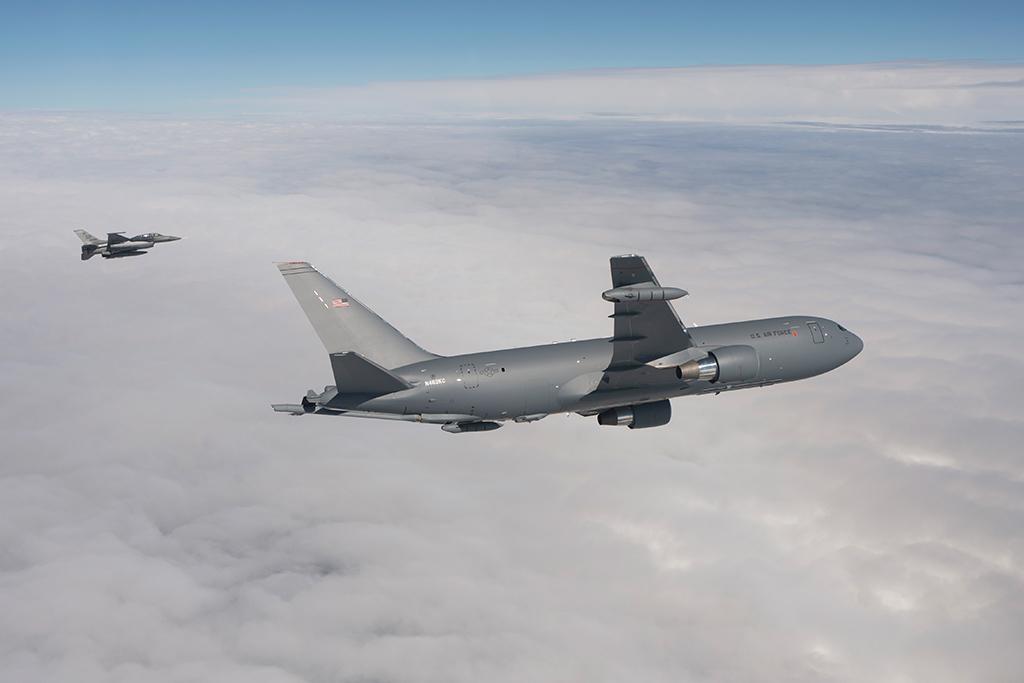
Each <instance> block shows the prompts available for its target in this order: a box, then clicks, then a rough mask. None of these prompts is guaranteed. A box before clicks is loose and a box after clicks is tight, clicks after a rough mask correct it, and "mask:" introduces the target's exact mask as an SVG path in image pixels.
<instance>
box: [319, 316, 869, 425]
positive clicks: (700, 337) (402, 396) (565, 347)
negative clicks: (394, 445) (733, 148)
mask: <svg viewBox="0 0 1024 683" xmlns="http://www.w3.org/2000/svg"><path fill="white" fill-rule="evenodd" d="M687 332H688V333H689V335H690V336H691V338H692V339H693V345H694V349H695V350H696V351H699V352H710V353H714V351H715V349H719V348H722V347H737V346H742V347H751V348H752V349H753V352H751V353H750V356H751V358H753V359H754V360H753V361H752V364H751V367H749V368H748V370H747V373H746V375H744V377H743V378H742V380H739V381H734V382H733V381H730V382H726V381H722V380H719V381H713V382H712V381H706V380H687V379H681V378H680V377H679V376H678V373H677V370H676V368H675V367H666V368H656V367H652V366H650V365H640V366H639V367H629V368H622V369H615V368H613V367H612V351H613V343H612V340H611V339H589V340H584V341H573V342H565V343H561V344H547V345H543V346H530V347H522V348H515V349H503V350H498V351H485V352H480V353H470V354H465V355H461V356H449V357H441V358H435V359H431V360H426V361H422V362H418V363H413V364H410V365H406V366H402V367H399V368H396V369H394V370H393V371H392V372H393V373H394V374H396V375H398V376H399V377H401V378H402V379H404V380H406V381H407V382H409V383H410V384H412V385H413V386H412V388H410V389H407V390H404V391H399V392H395V393H391V394H387V395H385V396H380V397H376V398H369V397H365V398H366V399H367V400H363V399H362V398H360V397H359V396H354V395H348V396H346V395H338V396H337V398H336V399H335V400H334V401H332V402H331V407H332V408H336V409H343V410H359V411H373V412H379V413H391V414H400V415H401V414H404V415H415V414H420V415H437V414H452V415H466V416H469V415H471V416H475V417H477V418H480V419H484V420H513V419H517V418H519V419H521V420H530V419H538V418H540V417H543V416H544V415H549V414H552V413H564V412H579V413H583V414H595V413H597V412H599V411H601V410H603V409H605V408H610V407H614V406H622V405H625V404H643V403H649V402H653V401H659V400H662V399H667V398H673V397H676V396H690V395H697V394H708V393H719V392H722V391H733V390H735V389H745V388H749V387H760V386H767V385H771V384H777V383H780V382H791V381H793V380H798V379H805V378H807V377H813V376H815V375H820V374H822V373H824V372H828V371H829V370H833V369H835V368H837V367H839V366H840V365H842V364H844V363H846V362H847V361H849V360H850V359H852V358H853V357H854V356H856V355H857V354H858V353H860V351H861V349H862V348H863V342H861V340H860V339H859V338H858V337H857V336H856V335H855V334H853V333H852V332H849V331H848V330H846V329H844V328H843V327H842V326H840V325H838V324H837V323H835V322H833V321H831V320H828V319H826V318H819V317H813V316H787V317H782V318H768V319H764V320H747V321H743V322H733V323H725V324H721V325H708V326H704V327H690V328H688V329H687Z"/></svg>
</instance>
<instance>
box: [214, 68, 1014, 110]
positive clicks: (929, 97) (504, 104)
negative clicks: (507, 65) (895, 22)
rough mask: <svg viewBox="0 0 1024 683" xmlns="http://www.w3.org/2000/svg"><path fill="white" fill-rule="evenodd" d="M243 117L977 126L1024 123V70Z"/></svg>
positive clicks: (337, 101) (704, 73) (603, 76)
mask: <svg viewBox="0 0 1024 683" xmlns="http://www.w3.org/2000/svg"><path fill="white" fill-rule="evenodd" d="M232 104H233V105H234V106H238V107H241V108H243V109H252V108H253V107H257V108H262V109H266V110H270V111H278V112H280V111H293V112H303V113H304V114H307V115H309V114H321V115H326V116H330V117H337V116H347V117H354V118H360V117H382V116H383V117H408V118H413V119H416V120H420V119H422V118H423V117H424V116H429V115H435V116H438V115H439V116H452V115H456V116H470V117H498V118H542V119H553V118H562V119H579V118H598V119H600V118H612V119H615V118H632V119H643V120H662V121H665V120H674V121H711V122H746V123H754V122H769V123H770V122H778V121H818V122H829V123H844V124H886V123H888V124H913V125H927V124H931V125H953V126H965V125H967V126H970V125H978V124H982V123H987V125H1003V124H999V123H994V122H1005V121H1012V120H1018V122H1019V119H1020V118H1021V116H1020V112H1021V110H1022V107H1024V65H1019V64H1002V63H987V62H922V63H913V62H909V63H879V64H845V65H813V66H794V65H775V66H701V67H684V68H662V69H605V70H592V71H576V72H565V73H550V74H536V75H524V76H507V77H501V78H485V79H452V80H439V81H382V82H373V83H368V84H365V85H358V86H345V87H332V88H296V89H291V90H285V91H274V92H266V91H254V92H251V93H249V94H248V96H246V97H244V98H242V99H241V100H238V101H235V102H233V103H232Z"/></svg>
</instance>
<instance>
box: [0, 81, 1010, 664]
mask: <svg viewBox="0 0 1024 683" xmlns="http://www.w3.org/2000/svg"><path fill="white" fill-rule="evenodd" d="M984 78H985V79H988V78H991V77H990V76H987V75H986V76H984ZM981 80H982V77H981V76H979V78H978V81H979V82H980V81H981ZM1002 80H1005V78H1004V79H1002ZM1022 159H1024V138H1022V137H1021V136H1020V135H1018V134H1014V133H985V134H970V135H968V134H950V135H928V134H923V133H920V132H907V131H903V132H886V133H880V132H869V131H863V130H844V129H837V128H824V129H804V128H799V129H798V128H792V127H743V126H711V125H681V124H669V123H623V122H618V121H599V122H575V123H567V122H563V123H557V122H556V123H552V122H534V123H522V122H520V123H502V122H477V123H467V122H461V123H460V122H454V123H452V122H449V123H444V124H436V123H435V124H429V125H428V124H404V125H342V124H336V123H330V122H324V121H319V122H313V121H294V120H293V121H288V122H274V121H269V120H266V121H253V120H179V119H174V120H166V119H132V118H125V117H121V118H115V117H94V118H87V117H77V116H76V117H72V116H50V117H44V116H13V115H8V116H5V117H3V118H2V119H0V161H2V166H0V181H2V182H0V203H2V205H3V206H4V209H5V211H4V217H3V219H2V224H0V253H2V256H3V258H4V263H5V264H6V265H5V267H4V268H3V269H0V290H2V291H3V292H4V298H3V316H4V322H5V324H4V325H3V326H2V327H0V348H2V351H0V396H3V410H2V411H0V430H2V433H3V436H4V449H3V450H4V457H3V459H2V461H0V468H2V470H0V474H2V478H0V548H2V550H0V678H2V679H4V680H8V679H10V680H19V681H44V680H45V681H49V680H71V679H73V680H76V681H119V680H123V681H129V680H130V681H133V682H136V681H190V680H200V679H201V680H210V679H217V680H246V681H268V682H269V681H273V682H275V683H276V682H294V681H357V680H358V681H366V680H373V681H479V680H496V681H504V680H507V681H513V680H514V681H521V680H524V679H528V680H537V681H556V680H557V681H564V680H588V681H594V680H597V681H601V680H608V681H612V680H622V679H627V678H628V679H640V680H650V681H680V680H684V681H704V680H731V681H747V680H749V681H753V680H766V679H767V680H793V681H804V680H815V681H817V680H830V681H863V680H875V681H907V680H911V681H916V680H919V681H958V680H963V679H964V677H965V675H966V676H969V677H970V678H971V679H974V680H986V681H1012V680H1016V678H1018V677H1019V672H1020V671H1021V670H1022V668H1024V655H1022V653H1021V651H1020V648H1019V647H1018V644H1019V642H1020V640H1021V637H1022V635H1024V585H1022V580H1024V568H1022V557H1024V533H1022V531H1021V530H1022V529H1024V505H1022V503H1021V501H1022V500H1024V497H1022V493H1024V490H1022V486H1024V484H1022V481H1024V463H1022V461H1021V458H1020V445H1019V444H1020V443H1021V440H1022V439H1024V420H1022V417H1021V415H1024V405H1022V401H1021V398H1020V393H1019V387H1020V386H1021V384H1022V382H1024V363H1022V362H1021V360H1020V356H1019V350H1018V347H1019V339H1020V337H1021V335H1022V334H1024V322H1022V318H1021V316H1020V311H1021V303H1022V294H1024V278H1022V275H1021V266H1020V264H1021V263H1022V262H1024V232H1022V231H1021V225H1020V220H1021V215H1024V203H1022V199H1021V196H1020V193H1019V180H1020V177H1021V174H1022V171H1024V168H1022V163H1024V162H1022V161H1021V160H1022ZM74 227H85V228H87V229H89V230H91V231H93V232H102V231H104V230H106V229H125V230H134V229H136V228H137V229H139V230H143V229H146V230H150V229H151V230H158V231H161V232H168V233H172V234H184V235H186V239H185V240H183V241H182V242H178V243H174V244H170V245H164V246H163V247H162V248H159V249H157V250H155V251H154V252H153V253H152V254H150V255H148V256H145V257H143V258H138V259H126V260H122V261H120V262H118V261H114V262H98V261H96V260H95V259H94V260H93V261H90V262H88V263H81V262H80V261H79V260H78V254H77V249H78V246H77V242H76V240H75V238H74V235H73V234H72V233H71V229H72V228H74ZM627 251H636V252H639V253H644V254H645V255H646V256H647V257H648V259H649V260H650V262H651V263H652V265H653V266H654V268H655V269H656V271H657V272H658V274H659V276H660V277H661V279H662V281H663V282H665V283H667V284H672V285H677V286H681V287H685V288H686V289H688V290H689V291H690V292H691V293H692V295H691V296H690V297H688V298H687V299H686V300H685V301H684V302H683V303H682V304H681V305H680V306H679V307H678V308H679V310H680V313H681V315H682V317H683V318H684V320H686V321H688V322H697V323H711V322H718V321H723V320H733V319H744V318H755V317H762V316H772V315H783V314H786V313H812V314H821V315H827V316H829V317H832V318H834V319H837V320H839V321H840V322H842V323H843V324H845V325H848V326H849V327H850V328H851V329H853V330H854V331H855V332H857V333H858V334H859V335H860V336H862V337H863V338H864V339H865V340H866V344H867V347H866V350H865V352H864V353H863V354H862V355H861V356H860V357H859V358H858V359H857V360H856V361H854V362H853V363H851V364H850V365H848V366H845V367H843V368H841V369H840V370H838V371H837V372H835V373H832V374H829V375H826V376H823V377H821V378H817V379H814V380H810V381H806V382H801V383H796V384H792V385H786V386H781V387H773V388H771V389H766V390H758V391H751V392H738V393H736V394H733V395H723V396H719V397H716V398H708V397H706V398H700V399H682V400H678V401H676V402H675V404H674V408H675V417H674V419H673V422H672V423H671V424H670V425H669V426H668V427H666V428H662V429H656V430H647V431H637V432H630V431H628V430H616V429H611V428H601V427H598V426H597V425H596V423H595V422H594V420H593V419H584V418H580V417H577V416H572V417H568V418H566V417H552V418H548V419H546V420H544V421H541V422H539V423H537V424H533V425H521V426H509V427H506V428H504V429H502V430H499V431H498V432H494V433H490V434H485V435H467V436H452V435H448V434H444V433H442V432H441V431H440V430H438V429H436V428H432V427H425V426H422V425H407V424H387V423H378V422H371V421H358V420H345V419H327V418H323V419H318V418H308V417H307V418H303V419H293V418H287V417H284V416H280V415H275V414H273V413H271V412H270V409H269V407H268V404H269V403H270V402H271V401H291V400H295V399H296V398H297V397H298V396H300V395H301V394H302V393H303V392H304V391H305V390H306V389H307V388H311V387H317V386H319V385H322V384H324V383H326V382H327V381H328V380H329V367H328V364H327V362H326V358H325V357H324V354H323V352H322V349H321V347H320V345H319V343H318V342H317V340H316V338H315V336H314V335H313V333H312V331H311V330H310V329H309V328H308V325H307V323H306V322H305V320H304V319H303V316H302V314H301V312H300V311H299V309H298V308H297V306H296V305H295V304H294V301H293V300H292V298H291V295H290V293H289V292H288V290H287V287H286V286H285V285H284V283H282V282H281V281H280V278H279V276H278V274H277V273H276V270H275V269H274V268H273V266H272V263H271V262H272V261H274V260H279V259H288V258H308V259H310V260H312V261H313V262H314V263H315V264H317V265H318V266H319V267H321V268H322V269H323V270H324V271H325V272H327V273H329V274H331V275H333V276H334V277H335V278H336V279H338V280H339V282H342V283H344V284H345V285H346V286H348V287H349V288H350V289H351V290H352V291H353V293H354V294H356V295H357V296H359V297H360V298H361V299H362V300H364V301H366V302H368V303H369V304H370V305H372V306H373V307H374V308H375V309H376V310H377V311H378V312H379V313H381V314H382V315H383V316H384V317H386V318H387V319H389V320H391V321H393V322H394V323H395V324H396V325H397V326H398V327H399V328H400V329H402V330H403V331H404V332H406V333H407V334H408V335H409V336H411V337H412V338H413V339H415V340H417V341H418V342H420V343H421V344H422V345H423V346H425V347H426V348H429V349H431V350H433V351H436V352H440V353H459V352H465V351H471V350H475V349H480V348H497V347H502V346H514V345H524V344H532V343H543V342H548V341H554V340H558V339H567V338H569V337H579V338H583V337H587V336H598V335H603V334H606V333H607V332H608V320H607V318H606V317H605V316H606V315H607V313H608V310H607V304H605V303H604V302H603V301H601V299H600V292H601V291H602V290H603V289H605V288H606V287H607V278H608V274H607V261H606V259H607V257H608V256H609V255H611V254H615V253H622V252H627ZM965 672H970V673H969V674H966V673H965Z"/></svg>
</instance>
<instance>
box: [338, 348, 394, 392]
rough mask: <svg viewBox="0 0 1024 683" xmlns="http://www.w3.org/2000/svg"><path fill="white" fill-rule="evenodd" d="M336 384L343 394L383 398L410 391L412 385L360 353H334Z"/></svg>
mask: <svg viewBox="0 0 1024 683" xmlns="http://www.w3.org/2000/svg"><path fill="white" fill-rule="evenodd" d="M331 369H332V370H334V383H335V385H336V386H337V387H338V392H339V393H342V394H371V395H373V396H381V395H383V394H390V393H392V392H395V391H402V390H403V389H408V388H409V387H410V384H409V383H408V382H406V381H405V380H404V379H402V378H401V377H398V376H397V375H394V374H392V373H390V372H388V371H387V370H385V369H384V368H382V367H381V366H379V365H377V364H376V363H374V362H373V361H370V360H367V359H365V358H363V357H362V356H360V355H359V354H358V353H332V354H331Z"/></svg>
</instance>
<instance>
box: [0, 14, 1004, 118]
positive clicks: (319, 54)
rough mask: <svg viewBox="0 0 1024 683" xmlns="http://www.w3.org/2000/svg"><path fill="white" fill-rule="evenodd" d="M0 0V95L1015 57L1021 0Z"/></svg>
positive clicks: (173, 93) (139, 101) (189, 102)
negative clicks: (814, 0)
mask: <svg viewBox="0 0 1024 683" xmlns="http://www.w3.org/2000/svg"><path fill="white" fill-rule="evenodd" d="M920 7H921V6H920V5H917V4H906V5H904V6H893V5H892V4H890V3H842V4H836V5H834V6H832V5H815V4H811V3H792V2H788V3H786V2H784V3H772V4H768V3H759V2H742V1H741V2H733V3H707V2H704V3H693V4H686V3H671V2H630V3H626V2H614V3H612V2H600V1H596V2H586V3H584V2H561V3H548V2H519V3H501V4H498V3H481V2H462V1H454V2H453V1H442V2H436V3H422V2H376V3H328V2H293V3H269V2H259V1H257V2H244V3H243V2H221V3H210V2H206V3H199V2H178V3H167V2H148V1H142V2H106V3H79V2H45V1H44V2H23V1H15V2H8V3H5V5H4V12H3V21H2V22H0V107H4V108H114V109H120V108H126V109H162V108H172V109H173V108H178V107H190V106H195V105H198V104H201V103H203V102H207V101H212V100H215V99H217V98H222V97H224V96H231V95H234V94H237V93H238V92H240V91H243V90H246V89H251V88H280V87H290V86H299V87H310V86H312V87H324V86H332V85H348V84H358V83H364V82H367V81H375V80H395V79H398V80H402V79H433V78H458V77H477V76H491V75H503V74H519V73H534V72H547V71H560V70H571V69H588V68H601V67H656V66H686V65H696V64H765V63H776V64H777V63H786V64H818V63H849V62H867V61H889V60H919V59H930V60H945V59H984V60H1011V61H1021V60H1024V41H1022V40H1021V35H1022V31H1024V9H1022V7H1024V5H1022V4H1021V3H984V2H982V3H978V2H975V3H956V2H936V3H932V4H931V5H930V6H929V7H928V9H927V11H924V10H922V9H920Z"/></svg>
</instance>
